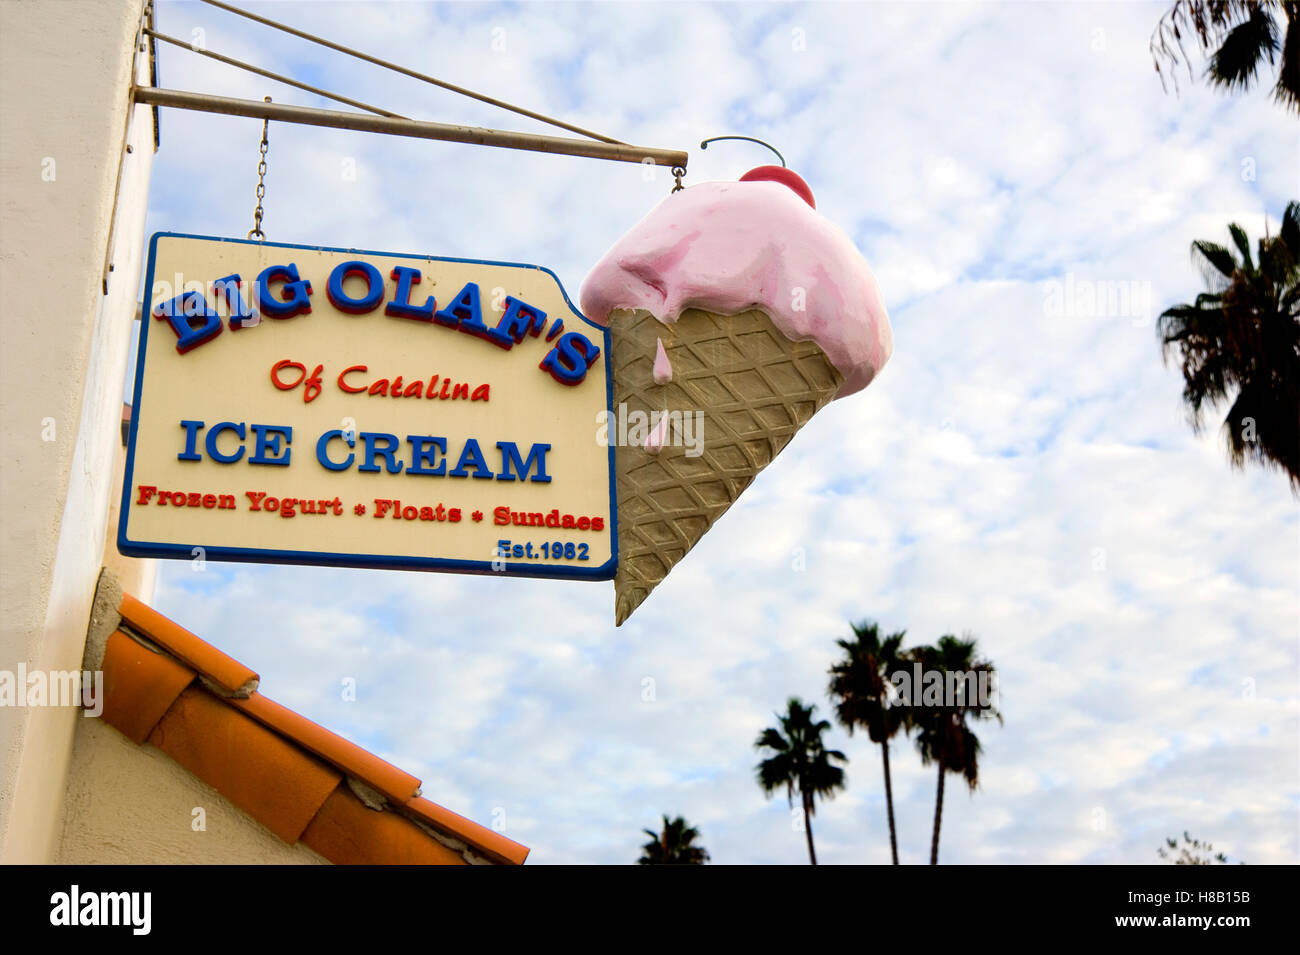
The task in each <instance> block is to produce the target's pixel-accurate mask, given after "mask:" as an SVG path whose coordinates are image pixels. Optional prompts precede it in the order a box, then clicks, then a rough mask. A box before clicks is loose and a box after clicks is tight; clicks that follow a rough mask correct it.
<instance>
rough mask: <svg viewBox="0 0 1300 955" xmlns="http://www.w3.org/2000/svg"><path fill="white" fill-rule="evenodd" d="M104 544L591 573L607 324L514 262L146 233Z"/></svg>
mask: <svg viewBox="0 0 1300 955" xmlns="http://www.w3.org/2000/svg"><path fill="white" fill-rule="evenodd" d="M145 288H146V290H147V296H148V298H147V308H146V309H145V310H144V313H143V317H142V320H141V324H140V344H139V353H138V358H137V361H136V374H135V392H134V399H133V401H132V409H133V410H132V416H131V429H130V437H129V444H128V448H127V461H126V476H125V482H124V488H123V495H122V510H121V518H120V522H119V532H118V549H119V550H120V551H121V552H122V553H123V554H127V555H129V556H135V557H169V558H179V559H186V560H194V559H205V560H236V561H262V562H273V563H290V564H332V565H340V566H350V567H387V568H400V569H413V570H442V571H458V572H467V573H492V572H497V573H502V574H507V575H515V576H529V577H576V578H587V579H594V580H607V579H609V578H611V577H612V576H613V574H614V568H615V563H616V556H615V555H616V544H615V541H616V539H617V537H616V530H615V527H614V481H613V476H612V475H613V462H614V448H613V447H612V446H610V445H609V443H608V442H607V441H603V440H600V437H599V434H598V425H599V423H600V422H601V421H602V420H605V418H606V415H607V414H608V409H609V406H610V393H611V385H610V375H609V363H608V355H609V333H608V331H607V330H605V329H603V328H601V327H599V326H597V325H595V324H593V323H591V322H589V321H587V319H585V318H584V317H583V316H582V315H581V314H580V313H579V312H578V311H577V310H576V309H575V308H574V307H573V305H572V304H571V303H570V301H569V299H568V296H567V295H566V294H565V291H564V289H563V287H562V286H561V285H560V282H559V280H558V279H557V278H556V276H555V274H554V273H552V272H551V271H549V270H547V269H544V268H541V267H540V266H534V265H513V264H507V263H500V262H478V261H470V260H464V259H447V258H436V257H431V256H414V255H397V254H392V253H383V252H360V251H357V250H353V249H331V248H313V247H306V246H295V245H282V244H278V243H273V242H250V241H244V240H239V239H220V238H210V237H204V236H191V235H177V234H172V233H159V234H157V235H155V236H154V237H153V239H152V240H151V242H150V247H149V265H148V272H147V274H146V279H145Z"/></svg>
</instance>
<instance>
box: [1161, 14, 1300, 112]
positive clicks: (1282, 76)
mask: <svg viewBox="0 0 1300 955" xmlns="http://www.w3.org/2000/svg"><path fill="white" fill-rule="evenodd" d="M1283 17H1285V18H1286V23H1285V26H1284V25H1283V22H1282V18H1283ZM1185 35H1190V36H1194V37H1195V38H1196V41H1197V45H1199V46H1200V48H1201V52H1202V53H1203V54H1205V55H1207V56H1208V57H1209V65H1208V66H1207V68H1206V71H1205V78H1206V80H1207V81H1208V82H1209V84H1210V85H1211V86H1214V87H1216V88H1218V89H1223V90H1227V91H1228V92H1235V91H1236V90H1238V89H1240V90H1242V91H1245V90H1247V89H1249V88H1250V85H1251V84H1252V83H1253V82H1254V81H1255V74H1256V73H1257V72H1258V70H1259V68H1260V66H1261V65H1262V64H1263V62H1264V60H1265V58H1267V59H1268V62H1269V64H1270V65H1272V63H1273V62H1274V56H1275V54H1277V53H1278V50H1279V47H1280V49H1281V59H1280V64H1279V68H1278V73H1277V80H1276V81H1275V82H1274V84H1273V98H1274V99H1275V100H1276V101H1277V102H1278V103H1280V104H1282V106H1283V107H1284V108H1286V109H1290V110H1293V111H1295V112H1297V113H1300V3H1296V2H1295V0H1177V2H1176V3H1175V4H1174V5H1173V6H1172V7H1170V8H1169V10H1168V12H1166V13H1165V15H1164V16H1163V17H1161V18H1160V22H1159V23H1157V24H1156V29H1155V32H1154V33H1153V34H1152V35H1151V44H1150V48H1151V56H1152V59H1153V60H1154V61H1155V67H1156V73H1157V74H1158V75H1159V76H1160V82H1161V84H1162V85H1163V84H1164V82H1165V76H1166V71H1167V72H1168V74H1169V75H1171V76H1173V77H1174V80H1175V83H1176V82H1177V70H1178V66H1179V64H1180V63H1183V64H1185V65H1186V66H1187V73H1188V75H1189V76H1190V75H1191V72H1192V64H1191V60H1190V58H1189V57H1188V56H1187V51H1186V50H1185V49H1183V38H1184V36H1185ZM1211 51H1212V52H1211Z"/></svg>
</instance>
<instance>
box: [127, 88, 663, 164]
mask: <svg viewBox="0 0 1300 955" xmlns="http://www.w3.org/2000/svg"><path fill="white" fill-rule="evenodd" d="M134 93H135V100H136V102H138V103H152V104H154V105H157V106H171V107H175V108H176V109H191V110H198V111H199V112H203V113H225V114H227V115H230V116H248V117H252V118H254V119H273V120H276V121H277V122H281V123H298V124H299V125H303V126H326V127H329V128H331V129H351V130H356V131H358V132H365V133H383V134H384V135H388V136H408V137H411V138H413V139H438V140H443V141H445V142H451V143H470V144H472V145H476V146H499V147H502V148H504V149H524V150H530V151H532V152H540V153H556V154H558V155H563V156H584V157H586V158H589V159H609V160H612V161H614V162H633V163H640V162H646V161H649V162H650V163H652V164H654V165H656V166H680V167H682V168H683V169H685V167H686V163H687V159H688V156H687V153H686V151H685V150H679V149H653V148H650V147H648V146H627V145H624V144H622V143H603V142H587V141H586V140H582V139H562V138H560V137H557V136H541V135H538V134H536V133H516V132H509V131H506V130H500V129H483V128H481V127H478V126H449V125H446V124H444V123H427V122H423V121H420V120H414V119H396V118H393V117H390V116H368V115H366V114H364V113H344V112H340V111H338V110H332V109H314V108H312V107H307V106H289V105H286V104H284V103H259V102H257V101H256V100H247V99H232V98H230V97H226V96H212V95H210V94H207V93H189V92H185V91H182V90H166V89H157V88H155V87H152V86H137V87H135V90H134Z"/></svg>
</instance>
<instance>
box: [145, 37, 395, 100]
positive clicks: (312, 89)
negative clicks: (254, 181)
mask: <svg viewBox="0 0 1300 955" xmlns="http://www.w3.org/2000/svg"><path fill="white" fill-rule="evenodd" d="M144 33H145V36H150V37H153V38H154V39H155V40H162V41H163V42H164V43H170V44H171V45H172V46H178V47H180V48H181V49H182V50H189V51H190V52H191V53H197V54H199V56H206V57H208V58H209V59H211V60H216V61H217V62H218V63H225V64H227V65H228V66H237V67H239V69H241V70H248V72H250V73H256V74H257V75H258V76H265V77H266V78H267V79H269V80H275V81H276V82H277V83H283V84H285V85H286V86H295V87H297V88H298V89H300V90H306V91H307V92H308V93H315V94H316V95H317V96H324V97H325V98H326V99H332V100H334V101H335V102H338V103H343V104H344V105H345V106H355V107H356V108H357V109H364V110H365V111H366V112H368V113H377V114H379V115H380V116H393V117H395V118H397V119H405V118H406V117H405V116H403V115H402V114H401V113H394V112H392V111H391V110H387V109H380V108H379V107H378V106H371V105H370V104H369V103H363V102H361V101H360V100H356V99H349V98H348V97H346V96H340V95H339V94H338V93H331V92H330V91H329V90H323V89H321V88H320V87H319V86H312V85H310V84H309V83H300V82H299V81H298V80H295V79H293V78H291V77H288V76H282V75H281V74H279V73H273V72H271V71H270V70H264V69H262V68H261V67H260V66H254V65H253V64H252V63H245V62H244V61H243V60H236V59H235V58H234V57H231V56H222V55H221V54H220V53H216V52H214V51H212V50H204V49H200V48H199V47H196V46H194V44H192V43H186V42H185V41H184V40H178V39H176V37H174V36H168V35H167V34H165V33H158V32H157V31H155V30H150V29H149V28H148V27H146V28H145V31H144Z"/></svg>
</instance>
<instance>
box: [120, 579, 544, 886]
mask: <svg viewBox="0 0 1300 955" xmlns="http://www.w3.org/2000/svg"><path fill="white" fill-rule="evenodd" d="M120 613H121V616H122V619H123V621H124V622H125V624H126V625H127V626H129V627H130V628H131V629H132V630H133V631H134V632H136V633H138V634H139V635H140V636H141V637H143V638H145V639H146V640H148V641H151V642H152V643H155V644H157V645H158V646H160V647H162V648H163V649H165V650H166V651H167V653H159V652H155V651H154V650H152V649H150V648H149V647H147V646H143V645H142V644H141V643H140V642H138V641H137V640H135V639H133V638H132V636H131V635H130V634H128V633H126V632H123V631H121V630H119V631H116V632H114V633H112V634H111V635H110V636H109V638H108V641H107V644H106V649H105V652H104V660H103V663H102V664H101V666H102V668H103V671H104V678H105V699H104V711H103V716H104V719H105V720H106V722H108V723H109V724H110V725H112V726H114V727H116V728H117V729H118V730H120V731H121V732H122V733H124V734H125V735H126V736H128V737H129V738H130V739H132V740H135V741H136V742H137V743H139V742H143V741H145V740H147V741H148V742H150V743H152V744H154V745H155V746H157V747H158V748H159V749H161V750H162V751H163V752H165V753H167V754H168V755H170V756H171V757H172V758H173V759H175V760H176V761H177V762H178V763H180V764H181V765H182V766H184V767H185V768H186V769H188V770H190V772H192V773H194V774H195V775H196V776H198V777H199V778H200V779H203V780H204V781H205V782H207V783H208V784H209V785H211V786H213V787H214V788H216V789H217V790H218V791H219V792H221V793H222V794H223V795H225V796H226V798H228V799H229V800H230V801H231V802H232V803H234V804H235V805H236V806H239V807H240V808H241V809H243V810H244V811H245V812H247V813H248V814H249V815H251V816H253V817H254V818H255V819H257V820H258V821H260V822H261V823H262V824H263V825H265V826H266V827H267V828H268V829H270V830H271V831H272V832H274V833H275V834H276V835H277V836H279V837H280V838H281V839H283V840H284V841H286V842H295V841H298V840H301V841H302V842H303V843H304V844H305V845H307V846H309V847H310V848H312V849H314V850H315V851H316V852H318V853H319V854H320V855H322V856H324V857H325V858H327V859H329V860H330V861H332V862H339V863H365V864H381V863H394V864H447V863H457V864H463V863H465V862H467V861H474V858H477V859H486V860H488V861H491V862H499V863H506V864H514V865H518V864H521V863H523V861H524V859H525V858H527V856H528V849H527V847H525V846H522V845H520V844H519V843H517V842H513V841H512V840H510V839H507V838H506V837H504V836H502V835H500V834H499V833H496V832H493V831H492V830H490V829H486V828H484V827H483V826H480V825H478V824H477V823H474V822H471V821H470V820H468V819H466V818H464V817H463V816H459V815H457V814H456V813H454V812H452V811H450V810H449V809H444V808H443V807H442V806H439V805H437V804H435V803H433V802H430V801H429V800H427V799H424V798H422V797H420V796H418V795H416V794H417V793H418V792H419V788H420V780H419V779H417V778H416V777H415V776H412V775H411V774H410V773H406V772H403V771H402V770H401V769H398V768H397V767H396V766H393V765H392V764H391V763H388V762H385V761H384V760H382V759H380V758H379V757H377V756H375V755H374V754H372V753H369V752H367V751H366V750H364V749H362V748H361V747H359V746H357V745H356V744H355V743H351V742H349V741H347V740H346V739H344V738H343V737H341V736H339V735H337V734H335V733H332V732H330V731H329V730H327V729H325V728H323V727H321V726H318V725H317V724H316V723H313V722H312V721H311V720H309V719H307V718H306V717H304V716H301V715H299V714H298V713H295V712H293V711H292V710H290V709H287V708H286V707H283V706H281V705H280V704H278V703H275V702H274V701H272V700H270V699H267V698H266V697H265V696H263V695H262V694H261V693H259V692H257V691H256V689H254V687H255V686H256V684H255V682H254V681H256V680H257V674H256V673H254V672H253V671H252V670H250V669H249V668H248V667H246V666H244V665H243V664H242V663H240V662H239V661H237V660H235V659H233V658H231V657H229V656H227V655H226V654H224V653H222V652H221V651H220V650H217V649H216V648H215V647H213V646H211V645H209V644H207V643H205V642H204V641H203V640H200V639H199V638H198V637H196V636H195V635H194V634H192V633H190V632H189V631H188V630H185V629H184V628H182V627H180V626H178V625H177V624H175V623H174V622H172V621H171V620H169V619H168V618H167V617H164V616H163V615H162V614H160V613H158V612H157V611H156V610H153V609H151V608H149V607H146V606H145V605H144V604H142V603H140V601H138V600H136V599H135V598H134V597H131V596H129V595H128V596H123V598H122V603H121V607H120ZM169 654H171V655H169ZM197 676H202V677H204V678H206V679H207V680H208V681H210V684H209V685H210V686H216V687H217V688H219V690H220V691H224V692H225V693H235V692H237V691H238V692H241V693H243V694H247V698H242V697H234V696H226V695H219V693H218V692H215V691H214V692H209V689H208V688H206V687H205V686H204V685H203V684H201V683H197V682H195V678H196V677H197ZM345 776H347V777H353V778H355V779H356V780H358V781H359V782H361V783H363V784H365V786H367V787H369V788H371V789H374V790H377V791H378V792H379V793H381V794H383V795H384V796H385V797H386V798H387V799H388V801H389V806H388V808H386V809H384V810H383V811H379V810H376V809H372V808H369V807H367V806H366V805H365V804H364V803H363V802H362V801H361V800H360V799H359V798H358V797H357V796H356V795H355V794H354V793H353V792H352V790H351V789H350V788H349V786H348V784H347V782H346V780H345V778H344V777H345ZM421 824H422V825H423V826H427V827H428V829H425V828H422V825H421ZM429 829H431V830H433V831H435V832H437V833H440V834H441V837H437V836H434V835H430V833H429V831H428V830H429ZM461 847H463V850H462V848H461ZM466 853H469V854H472V857H473V858H471V857H467V855H466Z"/></svg>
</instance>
